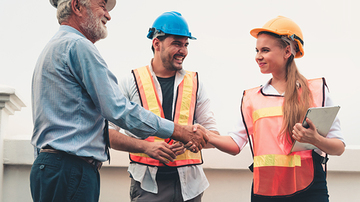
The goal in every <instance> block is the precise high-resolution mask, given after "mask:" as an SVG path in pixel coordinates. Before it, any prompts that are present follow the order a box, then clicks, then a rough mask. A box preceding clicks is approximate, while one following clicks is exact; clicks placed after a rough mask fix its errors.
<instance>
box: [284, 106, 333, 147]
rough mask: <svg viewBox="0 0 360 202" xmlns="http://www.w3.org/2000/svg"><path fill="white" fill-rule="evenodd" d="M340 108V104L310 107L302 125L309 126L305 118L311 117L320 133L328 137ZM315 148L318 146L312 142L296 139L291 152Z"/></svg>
mask: <svg viewBox="0 0 360 202" xmlns="http://www.w3.org/2000/svg"><path fill="white" fill-rule="evenodd" d="M339 109H340V106H332V107H314V108H309V109H308V111H307V113H306V115H305V118H304V120H303V123H302V125H303V126H304V127H305V128H308V127H309V126H308V124H307V123H306V121H305V120H306V118H309V119H310V120H311V121H312V122H313V123H314V125H315V126H316V129H317V131H318V133H319V134H320V135H322V136H324V137H326V135H327V134H328V133H329V131H330V128H331V125H332V124H333V122H334V120H335V117H336V115H337V113H338V112H339ZM315 148H316V147H315V146H314V145H312V144H308V143H301V142H298V141H295V142H294V145H293V147H292V149H291V152H295V151H303V150H310V149H315Z"/></svg>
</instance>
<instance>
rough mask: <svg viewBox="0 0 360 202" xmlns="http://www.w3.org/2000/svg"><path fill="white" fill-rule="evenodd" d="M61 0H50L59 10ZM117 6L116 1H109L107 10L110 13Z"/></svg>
mask: <svg viewBox="0 0 360 202" xmlns="http://www.w3.org/2000/svg"><path fill="white" fill-rule="evenodd" d="M58 1H59V0H50V4H51V5H52V6H54V7H55V8H57V6H58ZM115 5H116V0H108V1H107V3H106V10H107V11H108V12H110V11H111V10H112V9H113V8H114V7H115Z"/></svg>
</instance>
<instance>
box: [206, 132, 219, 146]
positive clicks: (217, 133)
mask: <svg viewBox="0 0 360 202" xmlns="http://www.w3.org/2000/svg"><path fill="white" fill-rule="evenodd" d="M210 132H212V133H214V134H215V135H220V133H219V132H218V131H216V130H210ZM210 148H216V147H215V146H214V145H212V144H210V142H208V143H207V144H206V146H205V147H204V149H210Z"/></svg>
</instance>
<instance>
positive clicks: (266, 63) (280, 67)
mask: <svg viewBox="0 0 360 202" xmlns="http://www.w3.org/2000/svg"><path fill="white" fill-rule="evenodd" d="M279 40H281V39H278V38H276V37H274V36H271V35H268V34H260V35H258V38H257V41H256V56H255V60H256V62H257V64H258V65H259V67H260V71H261V73H263V74H272V75H273V77H281V78H285V75H286V62H287V60H288V58H289V57H290V55H291V52H289V50H290V49H289V48H290V46H286V47H283V46H282V45H281V44H280V42H279Z"/></svg>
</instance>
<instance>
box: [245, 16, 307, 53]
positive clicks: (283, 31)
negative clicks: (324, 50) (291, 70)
mask: <svg viewBox="0 0 360 202" xmlns="http://www.w3.org/2000/svg"><path fill="white" fill-rule="evenodd" d="M259 32H272V33H275V34H277V35H281V36H282V35H285V36H288V37H289V38H291V39H292V40H295V41H296V42H297V45H298V48H299V49H298V50H297V51H296V55H295V58H301V57H302V56H304V48H303V46H304V38H303V34H302V32H301V29H300V27H299V26H298V25H297V24H296V23H295V22H294V21H292V20H291V19H289V18H287V17H284V16H278V17H276V18H274V19H272V20H270V21H268V22H267V23H266V24H265V25H264V26H263V27H262V28H255V29H252V30H251V31H250V34H251V35H252V36H253V37H255V38H257V36H258V34H259Z"/></svg>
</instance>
